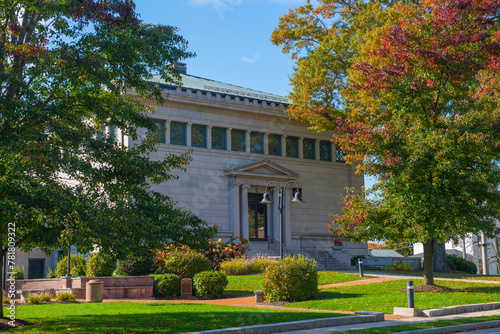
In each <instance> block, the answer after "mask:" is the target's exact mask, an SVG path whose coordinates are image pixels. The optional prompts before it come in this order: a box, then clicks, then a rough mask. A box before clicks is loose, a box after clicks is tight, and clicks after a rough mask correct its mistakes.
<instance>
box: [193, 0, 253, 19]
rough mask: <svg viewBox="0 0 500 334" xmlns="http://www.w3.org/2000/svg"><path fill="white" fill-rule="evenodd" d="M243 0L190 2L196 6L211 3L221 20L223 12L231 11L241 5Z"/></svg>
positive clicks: (199, 0) (201, 0)
mask: <svg viewBox="0 0 500 334" xmlns="http://www.w3.org/2000/svg"><path fill="white" fill-rule="evenodd" d="M242 3H243V0H191V2H190V4H192V5H196V6H206V5H212V6H213V7H214V9H215V11H216V12H217V15H218V16H219V18H220V19H221V20H224V13H225V12H228V11H232V10H233V9H234V7H235V6H238V5H241V4H242Z"/></svg>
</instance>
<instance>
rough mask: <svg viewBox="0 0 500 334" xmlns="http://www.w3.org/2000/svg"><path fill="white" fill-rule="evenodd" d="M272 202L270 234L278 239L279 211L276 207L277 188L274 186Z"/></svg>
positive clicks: (277, 199)
mask: <svg viewBox="0 0 500 334" xmlns="http://www.w3.org/2000/svg"><path fill="white" fill-rule="evenodd" d="M272 189H273V194H272V195H273V202H274V203H273V204H272V210H273V228H272V230H273V231H272V232H273V233H272V234H271V235H272V236H273V238H274V239H275V240H278V239H279V236H280V211H279V209H278V207H279V205H280V204H279V188H278V187H276V186H274V187H273V188H272Z"/></svg>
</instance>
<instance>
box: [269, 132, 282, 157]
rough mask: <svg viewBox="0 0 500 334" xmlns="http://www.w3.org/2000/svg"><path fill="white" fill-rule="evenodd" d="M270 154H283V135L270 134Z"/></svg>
mask: <svg viewBox="0 0 500 334" xmlns="http://www.w3.org/2000/svg"><path fill="white" fill-rule="evenodd" d="M269 154H270V155H281V136H280V135H269Z"/></svg>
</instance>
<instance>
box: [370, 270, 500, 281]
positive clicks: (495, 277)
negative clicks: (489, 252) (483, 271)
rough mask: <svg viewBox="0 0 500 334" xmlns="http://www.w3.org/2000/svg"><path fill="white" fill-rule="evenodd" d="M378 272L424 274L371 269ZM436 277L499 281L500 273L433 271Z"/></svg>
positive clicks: (410, 274) (409, 274)
mask: <svg viewBox="0 0 500 334" xmlns="http://www.w3.org/2000/svg"><path fill="white" fill-rule="evenodd" d="M372 272H376V273H380V274H397V275H408V276H420V277H423V276H424V272H423V271H375V270H374V271H372ZM434 277H436V278H458V279H469V280H478V281H498V282H500V275H476V274H467V273H434Z"/></svg>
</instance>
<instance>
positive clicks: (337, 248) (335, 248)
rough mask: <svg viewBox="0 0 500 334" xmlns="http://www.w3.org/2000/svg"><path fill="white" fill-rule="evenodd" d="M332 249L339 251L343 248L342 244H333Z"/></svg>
mask: <svg viewBox="0 0 500 334" xmlns="http://www.w3.org/2000/svg"><path fill="white" fill-rule="evenodd" d="M332 249H333V250H334V251H341V250H342V249H344V245H338V246H335V245H333V246H332Z"/></svg>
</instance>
